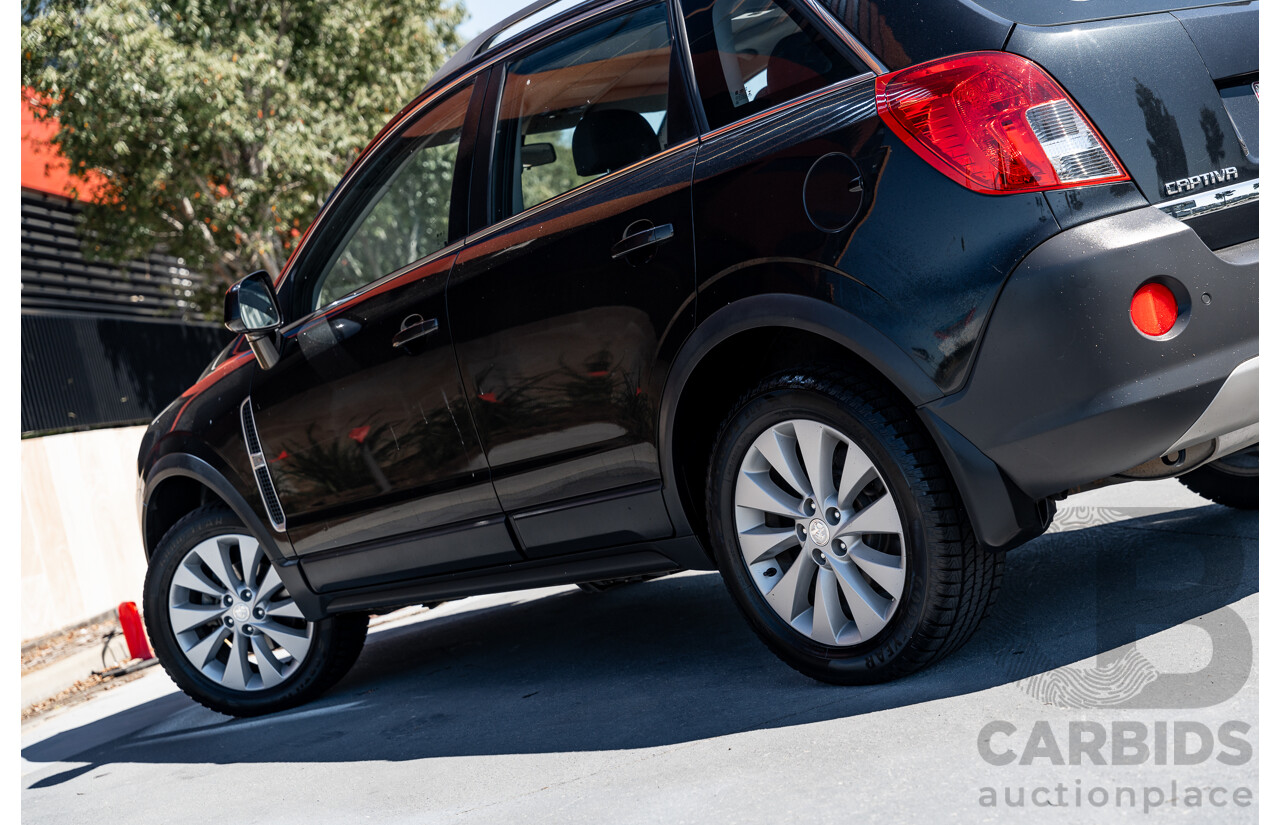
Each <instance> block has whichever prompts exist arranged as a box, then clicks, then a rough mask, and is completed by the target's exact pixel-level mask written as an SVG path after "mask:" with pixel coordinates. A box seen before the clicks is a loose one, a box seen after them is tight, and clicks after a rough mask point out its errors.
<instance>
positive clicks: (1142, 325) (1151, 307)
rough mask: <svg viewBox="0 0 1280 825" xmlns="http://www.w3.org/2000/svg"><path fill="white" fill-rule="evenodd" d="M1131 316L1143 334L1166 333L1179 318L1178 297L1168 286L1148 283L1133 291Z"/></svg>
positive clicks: (1130, 307) (1130, 308) (1156, 334)
mask: <svg viewBox="0 0 1280 825" xmlns="http://www.w3.org/2000/svg"><path fill="white" fill-rule="evenodd" d="M1129 317H1130V318H1132V319H1133V325H1134V326H1135V327H1137V328H1138V332H1141V333H1142V334H1143V335H1150V336H1153V337H1155V336H1160V335H1164V334H1165V333H1166V332H1168V331H1169V330H1171V329H1173V325H1174V322H1176V321H1177V320H1178V299H1177V298H1175V297H1173V293H1172V292H1171V291H1170V290H1169V287H1167V286H1163V285H1161V284H1147V285H1146V286H1144V287H1142V288H1141V289H1139V290H1138V291H1137V292H1135V293H1133V302H1132V303H1131V304H1130V305H1129Z"/></svg>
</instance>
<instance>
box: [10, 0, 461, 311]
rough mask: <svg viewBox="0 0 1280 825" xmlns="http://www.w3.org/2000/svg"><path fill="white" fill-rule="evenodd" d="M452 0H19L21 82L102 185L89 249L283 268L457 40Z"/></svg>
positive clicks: (89, 224) (222, 270)
mask: <svg viewBox="0 0 1280 825" xmlns="http://www.w3.org/2000/svg"><path fill="white" fill-rule="evenodd" d="M462 17H463V10H462V7H461V5H460V4H458V2H457V0H343V1H342V2H333V0H276V1H275V2H271V1H270V0H257V2H254V3H248V2H244V0H170V2H161V1H160V0H26V3H25V6H24V9H23V21H24V22H23V27H22V83H23V85H24V86H27V87H31V88H33V89H34V90H36V91H37V92H39V93H41V94H43V95H44V99H45V104H44V106H43V111H39V112H37V115H38V116H43V117H49V118H56V119H57V120H58V121H59V122H60V123H61V124H62V128H61V131H60V132H59V135H58V138H57V143H58V145H59V148H60V149H61V151H62V154H63V155H65V156H66V157H67V159H68V160H69V161H70V163H71V166H72V168H73V169H96V170H98V171H99V172H101V173H102V175H103V176H104V177H105V179H106V181H107V188H106V191H105V192H104V193H103V194H102V195H100V196H99V197H98V199H97V201H96V202H95V203H93V204H90V205H89V206H88V207H87V209H86V213H85V218H86V223H85V230H86V235H85V238H86V250H85V251H86V252H87V253H88V254H91V255H96V256H98V257H102V258H106V259H108V260H126V259H129V258H133V257H138V256H141V255H145V254H146V253H147V252H149V251H151V250H152V249H153V248H155V247H157V246H159V247H161V248H163V249H165V250H167V251H168V252H169V253H170V254H172V255H176V256H178V257H181V258H183V259H184V260H185V261H186V263H187V265H188V266H191V267H192V268H194V269H198V270H203V271H206V272H209V273H211V274H213V275H214V276H215V279H214V280H215V281H216V282H217V283H215V286H218V285H223V286H225V284H227V283H230V282H231V281H232V280H234V279H235V278H237V277H239V276H241V275H243V274H245V273H247V272H250V271H252V270H255V269H266V270H267V271H268V272H270V273H271V274H272V275H275V274H276V273H278V272H279V271H280V268H281V267H282V266H283V265H284V262H285V261H286V260H287V258H288V255H289V254H290V252H291V250H292V248H293V246H294V244H296V242H297V237H298V235H299V234H300V233H301V231H302V230H304V229H305V228H306V226H307V224H308V223H309V222H310V221H311V219H312V218H313V217H314V216H315V214H316V213H317V212H318V211H319V207H320V204H321V203H322V202H323V199H324V197H325V196H326V194H327V193H328V192H329V191H331V190H332V188H333V187H334V186H335V185H336V184H337V182H338V179H339V178H340V177H341V175H342V173H343V172H344V171H345V170H346V168H347V167H348V166H349V165H350V164H351V163H352V162H353V161H354V160H355V159H356V157H357V156H358V154H359V152H360V150H361V149H362V148H363V147H364V146H365V145H366V144H367V143H368V141H369V140H370V139H372V138H373V136H374V135H375V134H377V132H378V130H379V129H381V128H382V126H383V125H384V124H385V123H386V122H387V121H388V120H389V119H390V118H391V116H392V115H393V114H394V113H395V112H397V111H398V110H399V109H400V108H401V107H402V106H403V105H404V104H406V103H408V102H409V101H410V100H411V99H412V98H413V97H414V96H415V95H416V94H417V93H418V92H419V91H420V90H421V89H422V87H423V86H425V85H426V83H427V81H428V79H429V78H430V77H431V75H432V73H433V72H434V71H435V69H436V68H437V67H438V66H440V65H441V64H442V63H443V62H444V60H445V58H446V57H447V56H448V55H449V54H451V53H452V52H453V51H454V50H456V48H457V47H458V45H459V40H458V38H457V35H456V33H455V28H456V26H457V24H458V23H459V22H460V21H461V20H462Z"/></svg>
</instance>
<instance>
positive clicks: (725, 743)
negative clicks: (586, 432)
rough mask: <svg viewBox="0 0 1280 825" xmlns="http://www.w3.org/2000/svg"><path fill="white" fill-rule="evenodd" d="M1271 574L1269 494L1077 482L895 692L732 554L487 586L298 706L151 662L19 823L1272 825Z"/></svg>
mask: <svg viewBox="0 0 1280 825" xmlns="http://www.w3.org/2000/svg"><path fill="white" fill-rule="evenodd" d="M1257 592H1258V518H1257V514H1254V513H1239V512H1235V511H1232V510H1228V509H1226V508H1223V507H1220V506H1217V505H1211V504H1209V503H1207V502H1205V501H1204V500H1202V499H1200V498H1198V497H1197V496H1195V495H1193V494H1191V493H1190V492H1188V491H1186V490H1185V489H1184V488H1182V487H1181V486H1180V485H1179V484H1177V483H1176V482H1172V481H1170V482H1156V483H1146V484H1131V485H1125V486H1122V487H1113V488H1108V489H1104V490H1098V491H1094V492H1092V493H1088V494H1085V495H1082V496H1077V497H1074V498H1072V499H1068V500H1067V501H1066V502H1063V503H1062V506H1061V508H1060V515H1059V519H1058V522H1057V523H1056V524H1055V528H1054V531H1053V532H1051V533H1048V534H1046V535H1044V536H1042V537H1041V538H1039V539H1037V540H1035V541H1034V542H1032V543H1030V544H1028V545H1026V546H1025V547H1023V548H1020V549H1018V550H1016V551H1014V552H1013V553H1011V554H1009V557H1008V566H1007V569H1006V574H1005V580H1004V588H1003V590H1002V592H1001V595H1000V598H999V600H998V603H997V605H996V607H995V609H994V611H993V613H992V615H991V616H989V617H988V619H987V621H986V622H985V623H984V625H983V626H982V628H980V629H979V631H978V633H977V634H976V635H975V636H974V638H973V639H972V640H971V641H970V642H969V644H968V645H966V646H965V647H964V648H962V649H961V650H960V651H958V652H957V653H956V654H954V655H952V656H951V657H950V658H948V659H946V660H945V661H943V662H941V663H939V664H938V665H936V666H934V667H932V668H930V669H928V670H926V671H924V672H922V673H919V674H916V675H914V676H912V677H910V678H907V679H903V680H900V681H897V682H893V683H890V684H885V685H879V686H874V687H862V688H840V687H832V686H828V685H823V684H820V683H817V682H814V681H812V680H809V679H807V678H805V677H803V676H801V675H799V674H798V673H796V672H794V671H792V670H791V669H790V668H788V667H786V666H785V665H783V664H782V663H780V662H779V661H777V660H776V659H774V658H773V656H772V655H771V654H770V653H769V652H768V651H767V650H766V649H765V648H764V647H763V645H761V644H760V643H759V642H758V641H757V640H756V638H755V637H754V636H753V635H752V633H751V632H750V630H749V629H748V628H747V626H746V624H745V622H744V621H743V620H742V618H741V617H740V615H739V614H738V612H737V610H736V609H735V607H734V605H733V604H732V603H731V602H730V600H729V597H728V595H727V593H726V592H725V590H724V588H723V586H722V585H721V582H720V580H719V577H718V575H716V574H714V573H711V574H705V573H686V574H681V575H678V576H671V577H667V578H663V579H658V580H655V581H651V582H646V583H642V584H636V585H628V586H625V587H620V588H617V589H614V590H609V591H605V592H602V593H585V592H581V591H579V590H577V589H576V588H572V587H556V588H543V589H540V590H530V591H523V592H519V593H512V594H504V595H498V596H485V597H478V598H473V599H466V600H462V601H458V602H453V603H450V604H447V605H444V606H442V607H440V608H437V609H434V610H432V611H429V612H428V613H426V614H420V615H417V616H414V617H411V618H409V619H407V620H404V621H400V622H392V623H389V624H385V625H383V626H381V627H379V628H378V629H377V630H376V631H374V632H373V633H371V635H370V638H369V642H368V645H367V646H366V648H365V652H364V654H363V655H362V657H361V659H360V661H359V662H358V663H357V665H356V667H355V668H354V669H353V670H352V672H351V673H350V674H349V675H348V676H347V677H346V678H345V679H344V680H343V681H342V682H340V683H339V684H338V685H337V687H336V688H334V689H333V690H332V691H330V692H329V693H328V694H326V695H325V696H324V697H322V698H321V699H320V700H319V701H317V702H314V703H312V704H310V705H308V706H305V707H302V708H298V709H296V710H293V711H289V712H286V713H282V714H278V715H276V716H271V717H264V718H259V719H253V720H235V719H231V718H230V717H226V716H222V715H219V714H217V713H214V712H212V711H208V710H206V709H204V708H202V707H200V706H198V705H196V704H195V703H194V702H192V701H191V700H190V699H188V698H186V697H185V696H184V695H182V694H181V693H180V692H177V690H176V689H175V688H174V686H173V684H172V683H171V682H170V681H169V680H168V678H167V677H166V676H165V675H164V673H163V672H162V671H161V669H159V668H153V669H152V670H150V671H148V672H147V674H146V675H145V676H143V677H141V678H139V679H137V680H136V681H135V682H133V683H130V684H126V685H122V686H120V687H119V688H118V689H116V690H112V691H109V692H106V693H103V694H100V695H98V696H96V697H94V698H93V699H91V700H89V701H87V702H84V703H82V704H79V705H76V706H73V707H68V708H65V709H62V710H61V711H55V712H53V713H50V714H47V715H45V716H44V717H42V718H40V719H39V720H36V721H33V722H31V723H28V724H27V725H25V726H24V728H23V732H22V758H23V765H22V769H23V776H22V792H21V794H22V816H23V821H24V822H29V823H58V825H62V824H63V823H78V822H130V823H151V822H157V823H171V822H179V821H180V822H183V823H184V824H186V825H195V823H204V822H209V823H215V822H216V823H219V825H225V824H226V823H228V822H234V823H236V825H251V824H252V823H297V822H325V823H330V822H379V823H400V822H404V823H434V822H475V823H496V822H519V823H520V825H529V824H530V823H540V822H547V823H566V822H589V823H604V822H608V823H629V822H645V823H648V822H671V823H681V822H688V823H707V822H759V823H790V822H840V823H849V822H857V821H860V820H865V821H874V822H913V823H914V822H982V821H997V820H1000V821H1004V820H1006V819H1018V820H1025V821H1032V822H1062V823H1075V822H1108V821H1121V820H1123V821H1142V822H1156V821H1173V820H1176V821H1179V822H1203V821H1209V820H1210V819H1212V820H1213V821H1215V822H1221V821H1227V822H1235V821H1240V822H1253V821H1257V819H1258V802H1259V796H1260V788H1259V778H1258V759H1257V750H1258V747H1257V745H1258V729H1257V723H1258V679H1257V668H1256V662H1257V653H1258V651H1257V644H1256V640H1257V636H1258V633H1257V629H1258V596H1257ZM1099 737H1101V738H1099ZM1020 799H1021V801H1022V804H1021V805H1018V804H1017V803H1018V802H1019V800H1020Z"/></svg>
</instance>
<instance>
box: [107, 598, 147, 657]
mask: <svg viewBox="0 0 1280 825" xmlns="http://www.w3.org/2000/svg"><path fill="white" fill-rule="evenodd" d="M116 614H117V615H118V616H119V617H120V627H121V629H123V630H124V640H125V642H127V643H128V645H129V655H130V656H132V657H133V658H135V659H144V660H145V659H154V658H155V657H156V655H155V654H154V653H152V652H151V645H149V644H147V633H146V631H145V630H143V629H142V614H141V613H139V612H138V606H137V605H136V604H134V603H133V602H121V603H120V606H119V607H118V608H116Z"/></svg>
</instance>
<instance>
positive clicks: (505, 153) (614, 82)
mask: <svg viewBox="0 0 1280 825" xmlns="http://www.w3.org/2000/svg"><path fill="white" fill-rule="evenodd" d="M672 31H673V27H672V25H671V21H670V19H669V9H668V6H667V5H666V4H665V3H650V4H646V5H632V6H628V7H626V8H625V9H624V10H621V11H609V12H604V13H603V14H599V15H596V16H594V17H591V18H589V19H588V20H585V21H583V22H582V23H581V24H579V25H577V26H574V27H572V28H571V29H570V30H568V31H566V32H564V33H561V34H558V35H557V36H556V37H555V38H554V39H552V40H543V41H540V42H538V43H537V44H536V45H533V46H531V47H529V48H526V49H524V50H521V51H519V52H517V53H515V54H514V55H513V56H511V57H510V58H509V59H507V60H505V61H503V62H502V63H500V64H499V65H498V66H496V67H495V68H494V70H493V76H492V78H491V80H490V87H491V89H493V91H492V92H491V93H490V103H489V109H490V112H489V114H488V116H487V117H488V120H487V128H488V131H487V134H486V135H482V139H481V140H482V145H487V146H491V147H492V152H491V157H490V158H489V160H488V163H487V164H486V165H485V166H484V167H483V169H482V168H481V167H480V164H479V163H478V164H477V168H478V170H480V171H487V174H485V175H477V180H478V184H477V185H478V192H477V194H478V199H479V200H482V201H485V202H487V203H488V205H489V208H488V209H486V210H481V213H480V215H479V216H478V218H479V223H480V224H481V225H482V226H483V227H484V228H482V229H480V230H479V231H478V232H476V233H474V235H473V236H472V237H469V238H468V242H467V246H466V248H464V249H463V250H462V252H461V253H460V255H459V257H458V262H457V264H456V265H455V269H454V273H453V276H452V278H451V280H450V284H449V318H450V323H451V324H452V327H453V334H454V340H455V341H456V344H457V351H458V362H459V365H460V368H461V373H462V381H463V384H464V385H465V387H466V393H467V396H468V398H469V399H470V401H471V407H472V410H473V412H474V415H475V422H476V427H477V429H478V432H479V436H480V440H481V442H482V443H483V445H484V449H485V452H486V455H487V456H488V460H489V464H490V466H491V467H492V469H493V473H494V485H495V487H496V489H497V493H498V497H499V499H500V500H501V502H502V505H503V507H504V508H505V509H506V511H507V512H508V513H510V514H511V515H512V519H513V523H514V525H515V529H516V531H517V533H518V534H519V537H520V539H521V541H522V542H523V545H524V548H525V550H526V552H527V553H528V554H529V555H533V556H538V555H551V554H556V553H564V552H571V551H575V550H582V549H589V548H591V547H596V546H610V545H619V544H626V543H630V542H638V541H644V540H649V539H656V538H663V537H666V536H669V535H671V533H672V527H671V522H670V520H669V518H668V516H667V513H666V509H665V506H664V505H663V501H662V496H661V492H660V489H659V487H660V474H659V467H658V453H657V448H656V444H655V438H656V424H657V408H658V401H659V398H660V397H661V390H662V386H663V381H664V378H665V370H666V366H667V365H666V364H665V363H664V362H663V361H662V359H661V357H660V355H659V353H660V352H661V351H663V349H664V346H665V347H671V346H673V345H675V344H678V343H679V342H680V341H681V340H683V338H684V336H685V335H687V334H688V332H689V331H690V330H691V327H692V321H693V299H692V296H693V279H694V274H693V222H692V219H691V215H690V204H689V181H690V177H691V174H692V171H693V163H694V157H695V154H696V150H697V143H696V140H694V131H693V128H692V121H691V119H690V114H689V111H688V109H687V104H686V97H685V96H684V95H683V94H682V93H681V91H680V90H681V88H682V87H681V86H680V83H681V80H680V75H679V74H678V72H679V69H678V68H676V67H677V66H678V61H677V59H676V54H677V51H676V50H675V49H673V48H672V46H673V36H672ZM477 156H478V157H481V156H482V155H481V153H479V152H478V153H477Z"/></svg>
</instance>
